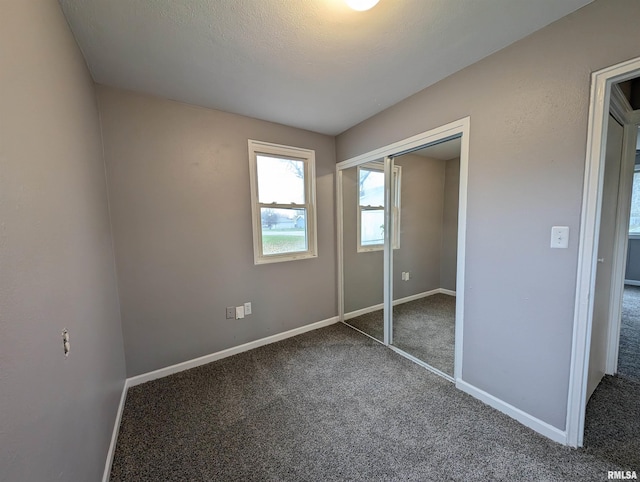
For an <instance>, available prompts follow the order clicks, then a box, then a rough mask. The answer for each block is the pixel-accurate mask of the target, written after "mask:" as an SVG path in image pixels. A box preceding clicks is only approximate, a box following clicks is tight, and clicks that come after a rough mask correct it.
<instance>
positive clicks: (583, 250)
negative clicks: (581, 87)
mask: <svg viewBox="0 0 640 482" xmlns="http://www.w3.org/2000/svg"><path fill="white" fill-rule="evenodd" d="M639 75H640V57H638V58H635V59H632V60H628V61H626V62H623V63H620V64H617V65H614V66H611V67H607V68H605V69H602V70H599V71H597V72H594V73H593V74H592V75H591V97H590V104H589V124H588V130H587V153H586V160H585V173H584V187H583V200H582V215H581V220H580V226H581V230H580V242H579V247H578V271H577V279H576V299H575V309H574V321H573V340H572V347H571V365H570V373H569V393H568V400H567V425H566V432H567V444H568V445H570V446H572V447H579V446H582V443H583V435H584V418H585V411H586V403H587V400H586V395H587V377H588V371H589V353H590V347H591V328H592V322H593V292H594V287H595V278H596V265H597V261H598V260H597V256H598V235H599V226H600V213H601V205H602V188H603V181H604V157H605V147H606V138H607V119H608V116H609V110H610V100H611V87H612V85H613V84H614V83H617V82H622V81H625V80H629V79H632V78H634V77H638V76H639ZM625 145H626V144H625ZM619 214H620V213H619ZM618 256H620V252H619V251H618Z"/></svg>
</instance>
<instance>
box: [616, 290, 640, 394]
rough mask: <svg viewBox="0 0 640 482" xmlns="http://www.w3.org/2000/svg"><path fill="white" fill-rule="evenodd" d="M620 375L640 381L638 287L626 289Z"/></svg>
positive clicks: (619, 358) (639, 297) (639, 291)
mask: <svg viewBox="0 0 640 482" xmlns="http://www.w3.org/2000/svg"><path fill="white" fill-rule="evenodd" d="M618 375H619V376H621V377H626V378H631V379H633V380H636V381H640V287H638V286H625V287H624V295H623V298H622V323H621V326H620V349H619V351H618Z"/></svg>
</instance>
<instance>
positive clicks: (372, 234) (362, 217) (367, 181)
mask: <svg viewBox="0 0 640 482" xmlns="http://www.w3.org/2000/svg"><path fill="white" fill-rule="evenodd" d="M400 174H401V168H400V166H394V168H393V183H394V194H395V195H394V199H393V215H394V221H395V226H394V228H395V229H394V230H393V240H392V242H393V248H394V249H398V248H399V247H400V186H401V181H400V177H401V176H400ZM384 229H385V227H384V166H383V165H382V163H373V162H372V163H368V164H364V165H363V166H360V167H358V252H363V251H377V250H381V249H383V248H384Z"/></svg>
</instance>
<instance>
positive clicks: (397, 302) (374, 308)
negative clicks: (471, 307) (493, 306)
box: [344, 288, 456, 320]
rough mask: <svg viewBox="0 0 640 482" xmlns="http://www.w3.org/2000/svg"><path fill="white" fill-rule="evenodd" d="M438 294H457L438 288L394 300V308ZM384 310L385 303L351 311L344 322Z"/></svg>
mask: <svg viewBox="0 0 640 482" xmlns="http://www.w3.org/2000/svg"><path fill="white" fill-rule="evenodd" d="M437 294H443V295H449V296H455V295H456V292H455V291H451V290H446V289H444V288H436V289H434V290H430V291H423V292H422V293H416V294H415V295H409V296H405V297H404V298H398V299H397V300H393V306H397V305H401V304H403V303H408V302H410V301H415V300H419V299H421V298H426V297H427V296H433V295H437ZM383 308H384V303H378V304H377V305H371V306H367V307H366V308H360V309H358V310H354V311H350V312H349V313H345V314H344V320H350V319H351V318H356V317H358V316H361V315H366V314H368V313H373V312H374V311H379V310H381V309H383Z"/></svg>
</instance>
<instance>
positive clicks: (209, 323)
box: [98, 86, 337, 376]
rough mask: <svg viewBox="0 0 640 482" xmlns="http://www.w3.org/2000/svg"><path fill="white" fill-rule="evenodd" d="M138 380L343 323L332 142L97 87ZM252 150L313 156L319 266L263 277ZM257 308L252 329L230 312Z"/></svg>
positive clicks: (279, 267)
mask: <svg viewBox="0 0 640 482" xmlns="http://www.w3.org/2000/svg"><path fill="white" fill-rule="evenodd" d="M98 98H99V103H100V111H101V118H102V126H103V135H104V144H105V160H106V163H107V178H108V181H109V194H110V199H111V213H112V222H113V236H114V243H115V251H116V263H117V267H118V282H119V289H120V298H121V305H122V327H123V332H124V339H125V351H126V359H127V373H128V375H129V376H133V375H137V374H140V373H144V372H148V371H150V370H155V369H158V368H162V367H166V366H168V365H172V364H175V363H178V362H183V361H185V360H189V359H192V358H195V357H199V356H202V355H207V354H210V353H213V352H217V351H219V350H223V349H225V348H229V347H232V346H237V345H241V344H243V343H246V342H249V341H253V340H256V339H259V338H263V337H266V336H269V335H273V334H276V333H280V332H283V331H286V330H290V329H293V328H297V327H300V326H303V325H306V324H309V323H313V322H316V321H320V320H325V319H327V318H331V317H333V316H335V315H336V314H337V301H336V289H335V283H336V259H335V221H334V219H335V215H334V212H335V207H334V206H335V204H334V197H335V188H334V171H335V141H334V138H332V137H329V136H323V135H320V134H314V133H311V132H308V131H302V130H299V129H294V128H291V127H285V126H282V125H278V124H272V123H269V122H264V121H259V120H256V119H250V118H247V117H242V116H238V115H232V114H227V113H224V112H219V111H214V110H209V109H204V108H199V107H194V106H190V105H186V104H180V103H177V102H172V101H168V100H161V99H158V98H153V97H147V96H143V95H138V94H134V93H130V92H124V91H118V90H114V89H111V88H106V87H101V86H99V87H98ZM247 139H256V140H261V141H267V142H274V143H277V144H286V145H291V146H296V147H303V148H309V149H314V150H315V151H316V175H317V185H316V188H317V203H318V253H319V256H318V258H316V259H307V260H298V261H289V262H283V263H273V264H266V265H260V266H255V265H254V264H253V241H252V234H251V233H252V231H251V205H250V187H249V161H248V147H247ZM246 301H250V302H252V303H253V314H252V315H251V316H248V317H246V318H245V319H243V320H227V319H225V307H227V306H239V305H240V304H242V303H243V302H246Z"/></svg>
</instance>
